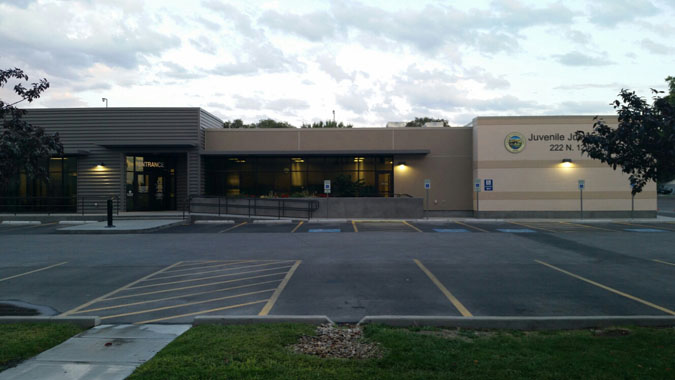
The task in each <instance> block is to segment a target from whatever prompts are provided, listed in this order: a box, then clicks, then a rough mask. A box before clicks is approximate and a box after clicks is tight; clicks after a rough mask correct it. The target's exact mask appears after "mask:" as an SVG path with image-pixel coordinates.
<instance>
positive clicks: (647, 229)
mask: <svg viewBox="0 0 675 380" xmlns="http://www.w3.org/2000/svg"><path fill="white" fill-rule="evenodd" d="M624 231H629V232H665V231H664V230H657V229H656V228H626V229H624Z"/></svg>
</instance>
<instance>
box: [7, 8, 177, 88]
mask: <svg viewBox="0 0 675 380" xmlns="http://www.w3.org/2000/svg"><path fill="white" fill-rule="evenodd" d="M93 11H95V10H93ZM101 12H102V10H101ZM92 14H94V12H92ZM85 16H86V15H85ZM81 17H83V15H79V14H76V13H75V11H74V10H73V9H71V8H70V7H67V6H60V5H58V4H45V5H42V6H40V7H30V10H22V9H11V8H10V9H9V11H7V12H5V14H4V15H3V22H2V23H0V50H1V51H2V52H3V55H4V56H5V57H6V58H10V59H12V58H13V59H14V60H16V61H24V62H28V63H29V64H30V66H31V67H33V68H35V69H40V70H43V71H44V72H46V73H47V74H48V75H49V76H59V77H63V78H69V79H76V78H78V77H81V76H82V73H81V71H80V70H81V69H82V68H88V67H90V66H92V65H94V64H96V63H102V64H105V65H107V66H110V67H121V68H125V69H133V68H136V67H138V66H139V65H140V64H143V63H145V62H146V58H147V57H151V56H159V55H160V54H161V53H162V52H164V51H166V50H167V49H170V48H173V47H177V46H179V45H180V40H179V39H178V38H176V37H173V36H168V35H166V34H165V33H159V32H156V31H154V30H152V29H150V28H149V27H148V26H147V25H146V24H150V22H146V21H147V20H144V16H142V15H136V14H128V15H127V17H128V18H127V22H120V23H115V27H114V28H112V27H111V26H110V20H108V19H106V17H105V15H103V14H102V15H100V16H98V17H90V18H89V19H88V20H87V24H86V26H85V27H83V28H82V30H80V31H79V33H77V34H73V25H77V24H78V22H79V21H78V20H79V19H80V18H81Z"/></svg>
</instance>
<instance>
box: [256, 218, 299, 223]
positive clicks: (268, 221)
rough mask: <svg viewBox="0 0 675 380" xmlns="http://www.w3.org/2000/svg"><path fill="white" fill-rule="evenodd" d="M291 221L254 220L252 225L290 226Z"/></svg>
mask: <svg viewBox="0 0 675 380" xmlns="http://www.w3.org/2000/svg"><path fill="white" fill-rule="evenodd" d="M291 223H293V220H291V219H256V220H254V221H253V224H291Z"/></svg>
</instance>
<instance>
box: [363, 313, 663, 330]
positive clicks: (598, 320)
mask: <svg viewBox="0 0 675 380" xmlns="http://www.w3.org/2000/svg"><path fill="white" fill-rule="evenodd" d="M358 324H359V326H360V325H365V324H383V325H387V326H396V327H409V326H432V327H462V328H469V329H508V330H575V329H587V328H594V327H596V328H597V327H611V326H643V327H672V326H675V317H668V316H653V315H631V316H592V317H591V316H589V317H581V316H573V317H443V316H438V317H433V316H417V315H401V316H398V315H378V316H365V317H363V318H362V319H361V321H359V323H358Z"/></svg>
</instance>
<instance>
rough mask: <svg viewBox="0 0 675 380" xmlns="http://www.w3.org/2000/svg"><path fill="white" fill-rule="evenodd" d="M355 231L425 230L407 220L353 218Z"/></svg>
mask: <svg viewBox="0 0 675 380" xmlns="http://www.w3.org/2000/svg"><path fill="white" fill-rule="evenodd" d="M352 228H353V229H354V232H423V231H422V230H421V229H419V228H418V227H417V226H415V225H413V224H411V223H410V222H408V221H405V220H353V221H352Z"/></svg>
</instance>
